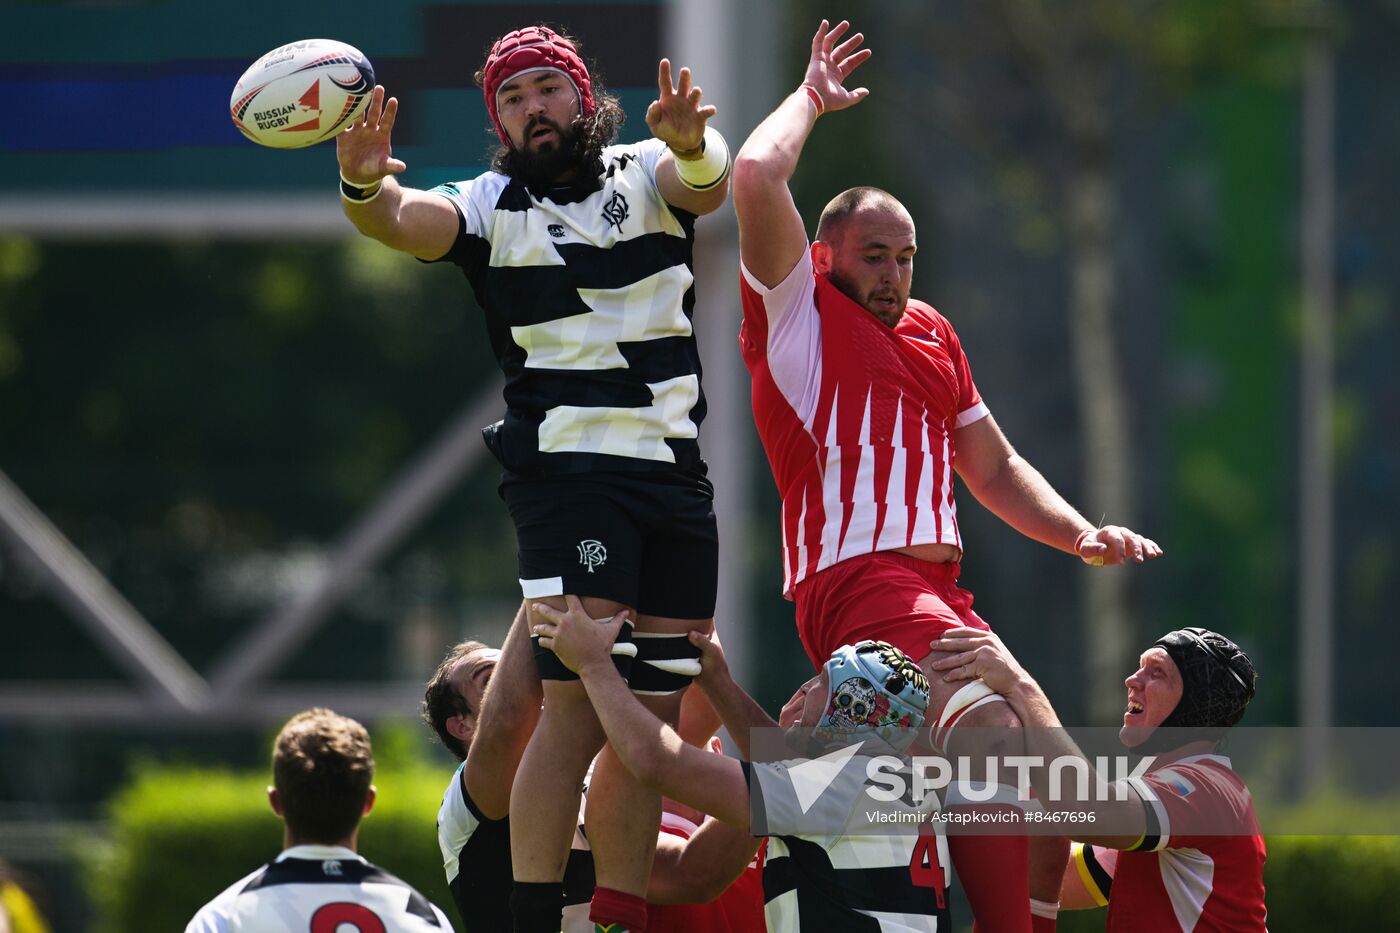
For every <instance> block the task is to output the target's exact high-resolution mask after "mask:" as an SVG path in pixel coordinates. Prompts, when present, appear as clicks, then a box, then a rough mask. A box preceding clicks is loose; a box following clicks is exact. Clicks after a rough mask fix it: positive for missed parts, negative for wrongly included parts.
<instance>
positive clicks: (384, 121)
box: [335, 84, 408, 185]
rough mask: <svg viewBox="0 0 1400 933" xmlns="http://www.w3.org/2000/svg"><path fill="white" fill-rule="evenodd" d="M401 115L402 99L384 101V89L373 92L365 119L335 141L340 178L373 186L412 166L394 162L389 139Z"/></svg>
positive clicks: (380, 85) (353, 125)
mask: <svg viewBox="0 0 1400 933" xmlns="http://www.w3.org/2000/svg"><path fill="white" fill-rule="evenodd" d="M398 112H399V99H398V98H397V97H391V98H389V99H388V101H385V100H384V86H383V85H382V84H376V85H375V86H374V90H373V91H371V92H370V96H369V106H367V107H365V115H364V118H363V119H360V120H356V121H355V122H354V123H351V124H350V125H349V126H347V127H346V128H345V129H344V130H343V131H342V132H341V133H339V134H338V135H337V136H336V138H335V157H336V159H337V160H338V161H339V162H340V174H341V175H342V176H343V177H344V178H345V180H346V181H348V182H350V183H351V184H353V185H372V184H374V183H375V182H376V181H378V180H379V179H381V178H383V177H384V176H385V175H397V174H398V173H399V172H402V171H403V170H404V169H406V168H407V167H408V166H406V165H404V164H403V162H401V161H399V160H398V159H396V158H394V150H393V147H392V146H391V145H390V144H389V135H390V134H391V133H392V132H393V130H394V118H395V117H396V116H397V115H398Z"/></svg>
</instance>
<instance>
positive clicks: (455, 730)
mask: <svg viewBox="0 0 1400 933" xmlns="http://www.w3.org/2000/svg"><path fill="white" fill-rule="evenodd" d="M446 726H447V731H448V733H449V734H450V735H451V736H452V737H453V738H454V739H456V740H457V741H458V742H461V743H462V744H463V745H471V744H472V734H473V733H474V732H475V731H476V724H475V723H474V722H472V721H471V720H470V719H469V718H468V717H467V716H466V714H464V713H458V714H457V715H455V716H449V717H447V722H446Z"/></svg>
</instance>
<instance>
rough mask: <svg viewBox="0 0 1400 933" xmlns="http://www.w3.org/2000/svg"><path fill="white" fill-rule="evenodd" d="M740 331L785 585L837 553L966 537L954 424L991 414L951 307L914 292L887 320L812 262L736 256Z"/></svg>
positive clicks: (841, 556)
mask: <svg viewBox="0 0 1400 933" xmlns="http://www.w3.org/2000/svg"><path fill="white" fill-rule="evenodd" d="M742 273H743V275H742V281H741V283H740V290H741V293H742V296H743V305H744V323H743V326H742V327H741V328H740V331H739V344H740V347H741V348H742V350H743V353H744V362H745V364H746V365H747V366H748V368H749V374H750V376H751V377H752V380H753V411H754V422H755V424H756V425H757V427H758V434H759V437H760V438H761V439H762V441H763V447H764V450H765V451H766V452H767V454H768V463H769V466H770V467H771V468H772V471H773V478H774V480H775V481H776V482H777V484H778V491H779V492H780V493H781V494H782V497H783V516H782V524H783V577H784V580H783V592H784V593H786V594H789V595H790V594H791V592H792V589H793V587H795V586H796V585H797V584H798V583H799V582H800V581H801V580H803V579H805V578H806V577H808V576H810V575H811V574H814V573H816V572H817V571H819V570H823V569H825V568H827V567H830V566H831V565H832V564H835V563H837V562H839V561H843V560H847V559H849V558H852V557H859V556H860V555H862V554H869V553H872V552H874V551H887V550H894V549H896V548H901V547H908V546H910V545H914V544H929V543H940V544H951V545H954V546H955V547H958V548H961V547H962V538H961V536H960V535H959V533H958V518H957V509H956V507H955V506H954V503H953V463H954V459H955V456H956V454H955V451H954V450H953V436H952V432H953V430H954V429H955V428H959V427H963V426H965V425H968V424H971V423H973V422H974V421H977V420H979V419H981V418H984V417H986V416H987V414H988V411H987V406H986V405H985V404H983V402H982V398H981V396H980V395H979V394H978V392H977V387H976V385H974V384H973V382H972V370H971V368H970V367H969V365H968V362H967V357H966V356H964V354H963V351H962V345H961V344H960V343H959V342H958V337H957V334H956V333H954V331H953V326H952V325H951V324H950V323H948V319H947V318H945V317H943V315H941V314H939V313H938V312H937V311H935V310H934V309H933V308H931V307H929V306H928V305H926V304H924V303H923V302H919V301H910V302H909V305H908V307H907V309H906V310H905V312H904V316H903V318H901V319H900V321H899V324H898V325H897V326H895V327H894V328H893V329H891V328H889V327H886V326H885V325H884V324H882V323H881V322H880V321H879V320H878V319H876V318H875V316H874V315H872V314H871V313H870V312H869V311H867V310H865V308H863V307H861V306H860V305H858V304H856V303H855V302H854V301H852V300H851V299H849V298H847V297H846V296H845V295H844V294H842V293H841V292H840V291H839V290H838V289H837V288H836V287H835V286H834V285H832V284H831V282H830V281H829V280H827V278H826V277H825V276H822V275H817V274H815V272H814V271H813V269H812V260H811V255H810V251H804V252H803V257H802V259H801V261H799V262H798V263H797V265H796V266H795V267H794V268H793V270H792V271H791V272H790V273H788V276H787V278H786V279H784V280H783V281H782V282H781V283H780V284H778V285H777V286H775V287H773V288H766V287H764V285H763V284H762V283H761V282H759V281H758V280H757V279H755V278H754V277H753V276H752V274H750V273H749V271H748V270H747V269H742Z"/></svg>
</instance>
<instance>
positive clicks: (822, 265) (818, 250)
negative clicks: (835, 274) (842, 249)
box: [812, 240, 831, 275]
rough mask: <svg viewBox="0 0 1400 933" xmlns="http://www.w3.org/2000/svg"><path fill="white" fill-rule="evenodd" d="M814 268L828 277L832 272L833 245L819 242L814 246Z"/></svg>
mask: <svg viewBox="0 0 1400 933" xmlns="http://www.w3.org/2000/svg"><path fill="white" fill-rule="evenodd" d="M812 268H813V269H815V270H816V271H817V272H818V273H820V274H822V275H826V274H827V273H828V272H830V271H831V245H830V244H828V243H823V242H822V241H821V240H817V241H816V242H814V243H813V244H812Z"/></svg>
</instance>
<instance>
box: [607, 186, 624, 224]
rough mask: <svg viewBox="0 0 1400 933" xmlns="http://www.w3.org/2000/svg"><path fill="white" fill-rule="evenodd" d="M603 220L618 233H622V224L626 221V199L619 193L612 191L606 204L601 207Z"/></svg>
mask: <svg viewBox="0 0 1400 933" xmlns="http://www.w3.org/2000/svg"><path fill="white" fill-rule="evenodd" d="M603 219H604V220H606V221H607V222H608V225H609V226H613V227H616V228H617V230H618V232H619V233H621V232H622V222H623V221H624V220H626V219H627V199H626V198H624V197H623V196H622V195H621V193H619V192H617V191H614V192H613V196H612V197H611V198H609V199H608V203H607V204H604V205H603Z"/></svg>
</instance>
